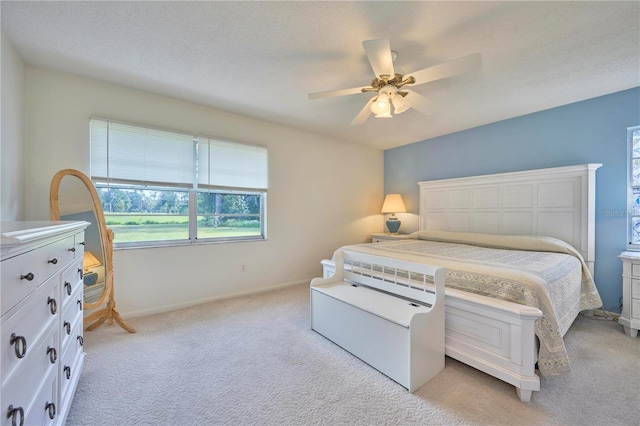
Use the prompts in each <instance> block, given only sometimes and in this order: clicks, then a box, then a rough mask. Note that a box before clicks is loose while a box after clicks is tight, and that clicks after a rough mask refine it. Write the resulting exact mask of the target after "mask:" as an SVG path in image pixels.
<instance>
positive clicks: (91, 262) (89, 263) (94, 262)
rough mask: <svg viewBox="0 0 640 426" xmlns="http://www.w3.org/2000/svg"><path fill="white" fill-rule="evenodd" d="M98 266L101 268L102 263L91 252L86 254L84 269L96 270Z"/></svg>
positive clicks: (83, 262)
mask: <svg viewBox="0 0 640 426" xmlns="http://www.w3.org/2000/svg"><path fill="white" fill-rule="evenodd" d="M96 266H100V261H99V260H98V259H97V258H96V257H95V256H94V255H93V254H92V253H91V252H90V251H86V250H85V252H84V259H83V261H82V267H83V268H84V270H85V271H87V270H89V269H91V268H95V267H96Z"/></svg>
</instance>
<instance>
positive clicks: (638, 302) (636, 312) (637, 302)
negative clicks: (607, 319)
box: [631, 299, 640, 319]
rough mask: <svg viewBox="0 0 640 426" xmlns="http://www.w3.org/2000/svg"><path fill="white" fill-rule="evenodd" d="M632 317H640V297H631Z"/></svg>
mask: <svg viewBox="0 0 640 426" xmlns="http://www.w3.org/2000/svg"><path fill="white" fill-rule="evenodd" d="M631 318H634V319H640V299H631Z"/></svg>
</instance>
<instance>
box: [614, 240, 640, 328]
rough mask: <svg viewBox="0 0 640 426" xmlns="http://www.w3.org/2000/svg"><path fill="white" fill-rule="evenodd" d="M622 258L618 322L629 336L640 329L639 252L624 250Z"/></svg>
mask: <svg viewBox="0 0 640 426" xmlns="http://www.w3.org/2000/svg"><path fill="white" fill-rule="evenodd" d="M619 257H620V259H621V260H622V313H621V314H620V318H618V323H619V324H621V325H622V327H624V332H625V333H626V334H627V335H628V336H630V337H636V336H637V335H638V329H640V252H634V251H625V252H624V253H622V254H621V255H620V256H619Z"/></svg>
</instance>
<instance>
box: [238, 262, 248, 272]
mask: <svg viewBox="0 0 640 426" xmlns="http://www.w3.org/2000/svg"><path fill="white" fill-rule="evenodd" d="M240 270H241V271H242V272H246V271H247V267H246V266H245V264H244V263H243V264H242V265H240Z"/></svg>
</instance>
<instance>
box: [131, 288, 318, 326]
mask: <svg viewBox="0 0 640 426" xmlns="http://www.w3.org/2000/svg"><path fill="white" fill-rule="evenodd" d="M310 282H311V278H308V279H306V280H300V281H293V282H289V283H284V284H278V285H274V286H271V287H265V288H259V289H254V290H245V291H239V292H237V293H229V294H224V295H221V296H214V297H209V298H207V299H198V300H193V301H189V302H183V303H176V304H174V305H164V306H158V307H155V308H150V309H142V310H138V311H131V312H127V313H125V314H122V317H123V318H124V319H132V318H140V317H146V316H149V315H155V314H162V313H165V312H171V311H178V310H180V309H185V308H190V307H192V306H197V305H203V304H205V303H211V302H217V301H219V300H226V299H233V298H235V297H242V296H249V295H252V294H260V293H265V292H268V291H273V290H278V289H283V288H288V287H295V286H298V285H303V284H306V285H307V286H308V285H309V283H310Z"/></svg>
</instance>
